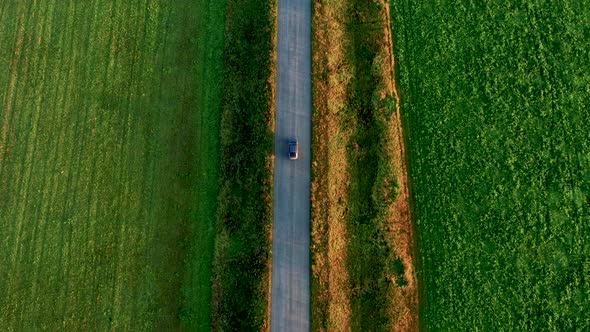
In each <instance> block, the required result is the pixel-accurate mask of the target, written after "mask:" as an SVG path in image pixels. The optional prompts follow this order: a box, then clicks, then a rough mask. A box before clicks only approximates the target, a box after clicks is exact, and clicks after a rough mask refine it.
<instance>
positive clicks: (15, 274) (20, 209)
mask: <svg viewBox="0 0 590 332" xmlns="http://www.w3.org/2000/svg"><path fill="white" fill-rule="evenodd" d="M30 11H31V4H29V6H28V7H27V9H26V10H25V11H23V13H22V15H21V19H20V21H19V22H20V24H19V32H18V36H17V42H16V51H15V52H16V53H18V54H19V57H22V49H23V47H24V46H25V45H29V43H30V41H31V35H30V34H29V35H28V37H27V38H25V35H24V32H25V31H29V30H30V27H29V25H30V24H31V18H30V17H28V16H27V17H25V14H26V13H29V12H30ZM15 61H16V62H14V65H15V66H18V65H19V64H20V60H18V59H17V60H15ZM18 67H19V69H21V71H22V73H21V75H20V76H19V75H18V73H16V70H18V69H16V68H15V72H14V76H12V77H11V82H10V87H9V89H10V93H9V94H11V96H9V97H10V98H9V100H10V101H9V102H8V104H7V105H8V107H7V110H6V113H5V114H7V113H10V111H11V110H12V105H13V102H14V100H15V98H16V97H17V96H18V94H17V93H16V91H20V90H22V87H24V86H25V81H26V79H27V78H28V74H29V73H28V71H29V66H28V60H27V58H26V57H25V61H24V62H23V64H22V66H18ZM17 78H20V79H17ZM21 82H22V84H21ZM19 88H20V89H19ZM33 116H34V115H33ZM4 124H5V125H7V123H4ZM4 124H3V125H4ZM36 124H37V122H36V121H35V120H33V127H32V128H31V131H30V135H29V137H30V136H32V141H35V138H36V129H37V127H36ZM25 141H27V142H29V140H28V139H27V140H25ZM36 149H37V147H36V146H35V145H32V146H31V145H30V144H27V148H26V154H25V157H24V158H23V164H21V167H20V168H19V170H20V171H19V173H18V176H17V178H18V180H17V183H18V185H17V188H19V191H18V195H17V197H18V198H19V199H18V200H16V203H15V204H16V207H15V208H13V209H11V211H14V213H16V216H15V218H16V222H15V224H16V225H15V228H16V238H15V240H14V245H13V246H12V253H11V258H12V259H11V263H10V268H9V277H8V287H7V294H8V303H12V304H14V303H19V302H18V301H15V300H16V299H18V298H19V297H20V295H21V294H20V292H19V291H20V290H22V287H21V286H20V285H21V284H22V280H21V278H29V277H30V276H29V275H28V274H26V273H24V272H21V271H20V269H21V268H22V265H23V264H22V263H21V262H20V261H19V259H21V260H22V258H24V255H23V252H25V250H26V249H27V247H26V244H27V242H28V241H25V240H26V239H27V235H28V233H25V232H24V231H23V228H24V227H23V224H24V221H25V218H24V214H25V210H26V206H27V204H28V201H29V200H28V199H27V198H28V195H29V192H30V190H29V189H30V185H31V171H32V166H31V162H32V157H33V155H34V153H35V150H36ZM25 166H29V167H25ZM23 170H24V171H23ZM22 173H26V176H22ZM23 183H24V185H23ZM13 215H14V214H11V216H13ZM10 219H11V220H14V219H13V218H10ZM12 229H13V228H11V229H10V231H9V232H8V233H9V234H13V231H12ZM23 238H24V239H23ZM25 263H26V262H25ZM15 306H16V307H18V305H15ZM16 307H15V308H14V310H15V312H14V313H13V315H12V317H11V318H13V319H14V318H16V310H17V308H16ZM18 309H20V308H18ZM15 323H16V321H15V320H12V319H10V323H9V324H8V326H13V325H14V324H15Z"/></svg>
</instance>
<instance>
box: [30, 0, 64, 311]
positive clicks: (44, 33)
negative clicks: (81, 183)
mask: <svg viewBox="0 0 590 332" xmlns="http://www.w3.org/2000/svg"><path fill="white" fill-rule="evenodd" d="M54 4H55V1H53V2H50V3H46V6H45V9H46V10H45V11H42V12H44V13H45V14H46V15H43V16H44V18H43V19H42V20H41V21H39V22H38V27H37V30H36V32H37V31H38V32H39V33H38V36H39V37H38V38H37V43H36V47H35V49H33V50H32V51H31V53H32V54H35V55H37V56H36V57H35V59H36V60H37V61H35V62H33V67H34V68H37V67H39V68H40V69H41V74H40V77H39V78H37V77H36V76H35V80H36V81H38V82H41V83H40V86H39V87H35V89H36V91H37V94H36V97H37V98H36V101H35V103H34V104H35V105H36V106H35V107H34V108H33V109H34V112H41V107H42V105H43V97H44V96H45V94H46V90H47V83H46V81H45V76H46V73H47V57H48V53H49V50H48V49H46V50H45V51H44V52H43V53H42V54H40V53H39V52H38V51H39V47H40V46H41V44H42V41H43V40H47V39H50V33H51V27H52V23H53V17H52V16H51V15H50V14H51V11H48V10H47V9H48V8H50V9H51V8H53V5H54ZM32 16H34V15H32ZM48 35H49V36H48ZM38 59H40V60H38ZM39 62H41V65H40V66H39ZM49 142H51V141H49ZM56 147H57V146H56ZM49 155H51V152H49ZM39 159H40V160H46V162H45V167H43V169H44V170H45V173H44V174H43V175H42V178H43V181H42V183H43V185H42V189H43V193H42V195H41V198H40V199H39V200H38V201H39V202H43V204H39V207H38V209H37V210H36V211H35V214H34V217H32V218H31V219H32V220H38V221H39V222H38V223H36V224H35V226H36V227H35V228H34V229H33V230H32V232H33V238H32V241H31V250H32V257H31V258H32V259H34V260H36V261H37V266H36V267H35V273H33V274H32V276H31V278H32V282H31V287H30V288H29V290H30V292H29V293H28V294H27V296H25V297H23V299H37V289H38V287H39V283H40V282H42V283H44V282H46V280H44V279H43V280H41V279H40V273H41V270H42V268H44V267H45V266H46V265H45V264H44V263H45V255H46V253H48V252H50V251H46V250H43V247H44V243H45V239H46V236H47V230H46V227H44V226H45V225H46V224H47V219H46V218H45V215H46V213H45V212H42V211H43V210H47V209H49V208H50V205H49V201H50V200H51V197H52V196H53V197H54V195H51V194H52V193H53V191H52V190H49V188H50V187H51V185H52V184H54V183H55V185H54V186H56V185H57V182H56V181H55V180H54V177H52V176H51V175H52V174H53V173H54V172H50V173H49V174H48V172H47V169H49V167H48V165H53V169H55V167H56V166H55V158H39ZM48 192H49V196H50V197H47V196H48ZM39 229H41V230H39ZM33 302H34V304H33V305H32V306H29V307H28V309H29V311H28V312H25V311H24V310H25V306H23V314H22V316H23V317H26V316H29V314H30V313H38V312H39V311H38V309H37V308H38V307H39V305H40V302H41V301H39V300H36V301H33ZM32 307H35V308H36V309H34V310H33V309H32Z"/></svg>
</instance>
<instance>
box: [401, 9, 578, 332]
mask: <svg viewBox="0 0 590 332" xmlns="http://www.w3.org/2000/svg"><path fill="white" fill-rule="evenodd" d="M391 5H392V19H393V32H394V36H395V37H394V39H395V40H396V42H397V45H396V55H397V57H398V59H399V64H400V67H399V77H398V79H399V81H400V82H401V100H402V105H401V109H402V113H403V114H404V115H405V117H406V120H407V121H406V123H407V125H408V129H409V131H410V135H409V150H410V151H411V168H410V175H411V177H412V179H413V184H414V187H413V188H414V190H413V192H414V193H415V200H416V207H417V213H418V218H417V223H418V228H419V231H420V235H421V244H422V251H421V252H422V257H423V263H424V270H423V276H424V292H425V295H426V296H425V307H424V315H423V318H424V321H423V322H424V325H425V327H426V328H428V329H430V330H453V331H463V330H465V331H467V330H494V331H498V330H506V331H517V330H542V331H573V330H579V331H582V330H588V329H590V283H589V276H590V244H589V243H588V236H590V144H589V140H588V139H589V136H588V133H589V132H590V125H589V124H590V122H589V121H588V119H590V111H589V108H588V104H589V103H588V102H589V101H590V99H589V98H590V90H589V86H590V30H589V28H588V27H589V26H590V7H588V6H586V5H582V3H581V2H576V1H545V2H533V1H528V2H514V1H512V2H510V1H493V2H476V1H466V2H456V1H451V2H449V1H413V0H406V1H391Z"/></svg>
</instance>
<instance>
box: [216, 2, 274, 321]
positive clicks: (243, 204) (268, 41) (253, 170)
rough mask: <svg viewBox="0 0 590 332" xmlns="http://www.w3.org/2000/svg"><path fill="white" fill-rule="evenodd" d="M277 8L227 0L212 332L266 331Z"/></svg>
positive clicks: (257, 3)
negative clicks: (273, 76)
mask: <svg viewBox="0 0 590 332" xmlns="http://www.w3.org/2000/svg"><path fill="white" fill-rule="evenodd" d="M275 10H276V9H275V2H273V1H266V0H265V1H259V0H238V1H233V2H228V3H227V6H226V10H225V17H226V29H225V48H224V73H225V74H224V84H223V86H224V91H223V103H222V113H221V137H220V139H221V141H220V143H221V168H220V192H219V198H218V201H219V208H218V211H217V225H216V234H217V235H216V240H215V241H216V242H215V257H214V261H213V269H214V274H213V300H212V306H213V329H214V330H221V331H228V330H235V331H253V330H260V329H264V328H268V321H269V317H268V299H269V297H268V292H269V277H270V276H269V274H270V269H269V260H270V245H271V242H270V236H269V234H270V231H271V226H272V209H271V203H272V198H271V195H270V194H271V191H270V189H271V184H272V173H271V172H272V157H271V156H272V152H273V134H272V131H271V125H272V121H273V120H272V114H273V113H272V110H271V106H272V103H273V100H272V88H271V86H270V84H269V80H270V75H271V64H272V61H273V60H272V56H273V55H272V52H274V45H273V43H272V41H273V38H274V37H273V36H274V33H275V32H274V31H273V27H274V26H275V25H274V21H275V17H273V13H274V12H275Z"/></svg>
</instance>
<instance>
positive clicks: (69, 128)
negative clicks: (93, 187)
mask: <svg viewBox="0 0 590 332" xmlns="http://www.w3.org/2000/svg"><path fill="white" fill-rule="evenodd" d="M64 11H67V12H68V13H69V14H70V15H68V19H66V21H65V25H64V26H62V27H63V30H64V31H68V32H69V33H68V34H66V33H64V34H62V38H63V40H62V42H61V44H60V45H62V47H61V48H62V49H63V50H64V53H63V54H67V55H68V58H67V60H66V59H64V57H63V56H62V58H61V59H60V60H61V63H60V64H61V66H62V68H67V69H68V70H67V73H65V75H60V76H59V79H58V83H59V88H58V89H56V95H55V98H54V100H55V102H56V105H57V106H56V109H58V110H63V113H62V117H61V119H60V120H61V122H62V123H63V126H64V129H63V131H64V143H65V145H66V146H69V147H70V148H69V149H68V150H67V152H69V154H67V155H66V156H64V158H65V160H68V162H67V164H66V165H64V166H67V168H68V169H69V170H70V171H69V172H68V178H67V180H66V182H65V186H64V195H63V197H65V199H63V201H64V203H63V205H62V213H63V211H64V210H67V211H71V210H72V209H71V208H70V206H69V205H70V204H73V201H75V200H74V198H75V197H77V196H78V190H77V187H73V184H75V183H76V182H75V181H77V179H79V178H80V173H81V169H80V164H79V160H80V159H81V146H82V145H83V144H85V141H86V137H85V136H83V137H81V136H80V135H79V132H80V122H79V121H75V122H71V121H70V115H71V112H70V108H69V107H68V105H69V102H70V101H71V98H72V97H73V96H72V86H74V85H75V84H74V80H73V77H75V75H74V73H75V70H74V65H73V64H75V63H76V60H77V58H78V56H79V55H78V52H74V49H75V46H76V45H75V38H74V31H75V29H74V28H73V27H74V25H75V22H74V18H75V17H76V16H77V15H76V12H77V9H76V4H75V3H74V4H72V3H70V6H69V7H68V8H67V9H66V10H64ZM70 17H71V19H69V18H70ZM66 45H67V47H66ZM66 49H67V52H66V51H65V50H66ZM59 72H60V74H62V73H63V72H64V70H63V69H61V68H60V69H59ZM60 91H61V92H60ZM68 143H69V144H68ZM76 149H78V151H76ZM75 160H77V161H78V165H77V166H76V167H73V164H74V161H75ZM74 179H76V180H74ZM63 206H65V209H64V208H63ZM78 222H79V221H78ZM76 226H77V224H76V223H72V222H71V220H68V221H66V222H65V225H62V228H61V231H60V233H61V236H62V241H61V243H62V248H63V249H62V252H61V255H60V258H59V262H60V263H61V264H60V267H61V269H60V270H61V272H62V275H63V280H65V281H66V282H64V283H63V285H62V286H61V287H60V292H59V293H60V295H59V297H58V299H59V300H56V307H57V306H60V307H61V309H60V310H59V313H60V314H61V320H62V326H63V327H64V328H67V323H68V320H69V319H70V318H71V317H70V316H68V312H67V310H66V306H67V305H68V304H69V306H67V307H76V306H77V303H71V301H72V299H71V298H70V294H69V293H70V291H69V289H70V287H71V286H72V284H74V286H76V284H75V281H77V279H75V278H72V277H71V270H72V267H74V268H75V265H74V264H72V260H71V257H72V254H71V253H72V248H76V247H78V246H77V243H76V242H74V241H73V236H72V234H73V233H74V231H75V228H76ZM64 228H65V230H64ZM63 233H66V234H67V237H68V240H67V241H65V243H64V241H63V238H64V237H65V236H66V235H65V234H63ZM65 251H67V252H68V254H67V255H66V257H65V259H64V252H65ZM80 256H82V252H79V255H76V258H79V257H80Z"/></svg>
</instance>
